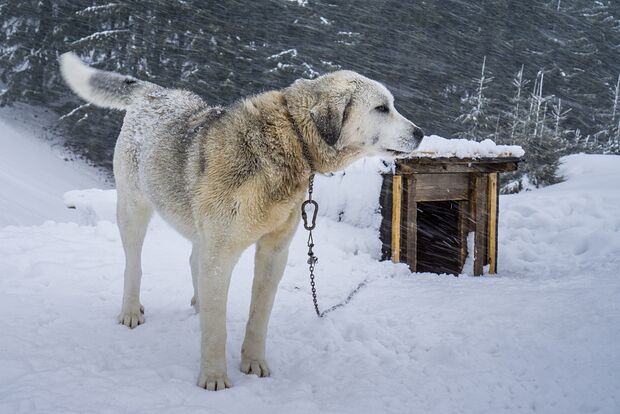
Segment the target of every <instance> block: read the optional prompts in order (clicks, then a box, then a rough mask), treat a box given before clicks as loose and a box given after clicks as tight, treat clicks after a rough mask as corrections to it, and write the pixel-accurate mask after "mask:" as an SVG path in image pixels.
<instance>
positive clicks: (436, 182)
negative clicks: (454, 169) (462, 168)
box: [415, 173, 469, 202]
mask: <svg viewBox="0 0 620 414" xmlns="http://www.w3.org/2000/svg"><path fill="white" fill-rule="evenodd" d="M415 177H416V196H415V198H416V201H417V202H425V201H448V200H467V198H468V190H469V179H468V177H467V174H464V173H461V174H439V175H438V174H416V175H415Z"/></svg>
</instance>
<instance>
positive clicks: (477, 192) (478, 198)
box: [473, 174, 488, 276]
mask: <svg viewBox="0 0 620 414" xmlns="http://www.w3.org/2000/svg"><path fill="white" fill-rule="evenodd" d="M487 185H488V184H487V176H486V175H485V174H476V176H475V177H474V194H473V195H474V197H473V199H474V204H475V206H474V211H475V216H474V220H475V235H474V276H481V275H482V274H483V273H484V265H485V262H486V258H487V254H486V247H487V245H486V236H487V218H488V217H487V214H486V211H485V210H486V206H487Z"/></svg>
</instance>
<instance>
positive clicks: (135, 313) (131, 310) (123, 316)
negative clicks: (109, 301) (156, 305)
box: [117, 304, 144, 329]
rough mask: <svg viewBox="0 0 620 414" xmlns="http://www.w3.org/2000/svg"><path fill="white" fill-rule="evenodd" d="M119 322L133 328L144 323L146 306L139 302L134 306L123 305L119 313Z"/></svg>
mask: <svg viewBox="0 0 620 414" xmlns="http://www.w3.org/2000/svg"><path fill="white" fill-rule="evenodd" d="M117 319H118V323H120V324H123V325H125V326H127V327H129V328H131V329H133V328H135V327H136V326H138V325H142V324H143V323H144V306H142V305H140V304H138V305H133V306H123V309H122V310H121V313H119V315H118V318H117Z"/></svg>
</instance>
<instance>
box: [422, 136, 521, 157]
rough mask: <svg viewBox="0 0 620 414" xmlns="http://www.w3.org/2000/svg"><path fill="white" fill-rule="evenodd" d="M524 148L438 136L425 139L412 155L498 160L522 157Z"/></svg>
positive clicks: (488, 140)
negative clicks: (500, 158) (499, 158)
mask: <svg viewBox="0 0 620 414" xmlns="http://www.w3.org/2000/svg"><path fill="white" fill-rule="evenodd" d="M524 154H525V151H523V148H521V147H520V146H518V145H497V144H495V142H493V141H491V140H490V139H485V140H484V141H482V142H476V141H469V140H466V139H457V138H454V139H446V138H442V137H440V136H437V135H431V136H428V137H424V139H423V140H422V143H421V144H420V146H419V147H418V149H417V150H415V151H414V152H413V154H412V156H413V157H429V158H451V157H456V158H498V157H522V156H523V155H524Z"/></svg>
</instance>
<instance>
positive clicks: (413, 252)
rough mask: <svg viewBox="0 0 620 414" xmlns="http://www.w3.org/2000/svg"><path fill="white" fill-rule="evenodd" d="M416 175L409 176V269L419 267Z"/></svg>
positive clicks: (413, 270)
mask: <svg viewBox="0 0 620 414" xmlns="http://www.w3.org/2000/svg"><path fill="white" fill-rule="evenodd" d="M416 184H417V179H416V176H415V175H410V176H409V177H407V264H408V265H409V270H411V271H412V272H415V271H417V267H418V204H417V201H416Z"/></svg>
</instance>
